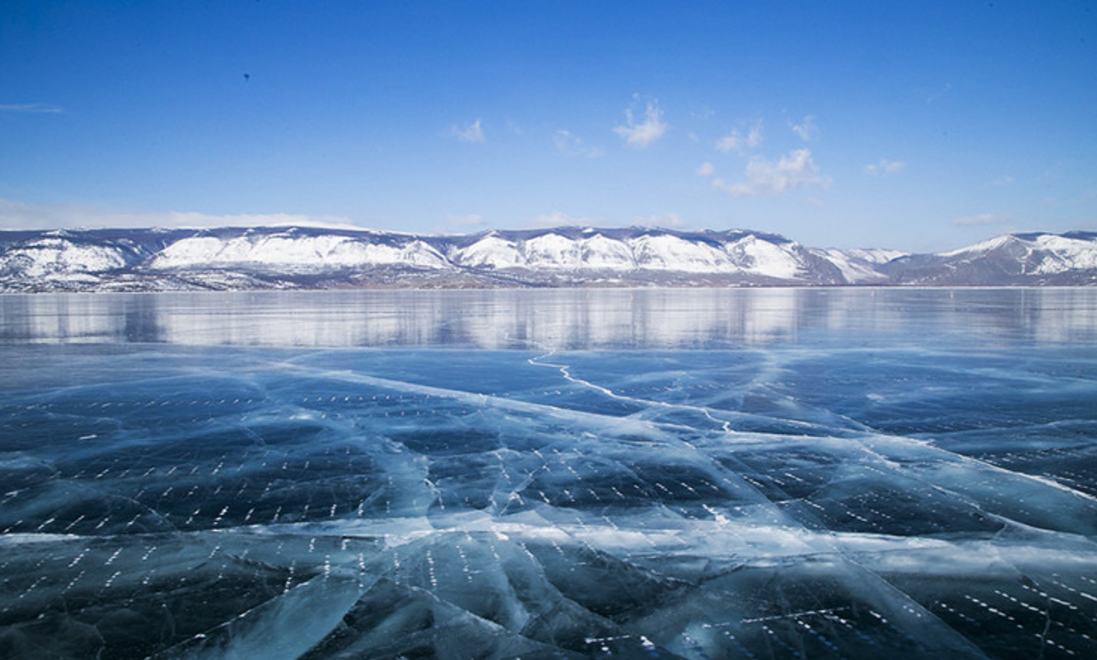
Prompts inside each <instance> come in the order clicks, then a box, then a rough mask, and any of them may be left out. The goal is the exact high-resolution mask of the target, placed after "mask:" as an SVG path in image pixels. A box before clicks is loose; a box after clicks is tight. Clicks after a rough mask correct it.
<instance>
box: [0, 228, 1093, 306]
mask: <svg viewBox="0 0 1097 660" xmlns="http://www.w3.org/2000/svg"><path fill="white" fill-rule="evenodd" d="M865 284H872V285H940V286H956V285H981V286H999V285H1080V284H1097V233H1092V232H1070V233H1066V234H1045V233H1033V234H1012V235H1006V236H1001V237H998V238H995V239H993V240H990V241H986V242H984V243H979V244H978V245H973V246H971V247H968V248H964V249H962V250H955V251H952V252H947V253H943V254H906V253H902V252H897V251H894V250H877V249H872V250H840V249H833V248H830V249H820V248H809V247H804V246H802V245H800V244H799V243H796V242H794V241H790V240H788V239H786V238H784V237H782V236H778V235H775V234H766V233H762V232H756V231H745V230H731V231H723V232H715V231H700V232H682V231H673V230H667V229H650V228H636V227H633V228H627V229H595V228H579V227H563V228H555V229H542V230H527V231H490V232H485V233H480V234H471V235H460V236H430V235H415V234H401V233H395V232H381V231H371V230H352V229H324V228H314V227H257V228H235V227H227V228H218V229H172V230H160V229H90V230H52V231H9V232H0V291H7V292H17V291H164V290H185V289H218V290H220V289H270V288H340V287H524V286H644V285H665V286H822V285H827V286H836V285H865Z"/></svg>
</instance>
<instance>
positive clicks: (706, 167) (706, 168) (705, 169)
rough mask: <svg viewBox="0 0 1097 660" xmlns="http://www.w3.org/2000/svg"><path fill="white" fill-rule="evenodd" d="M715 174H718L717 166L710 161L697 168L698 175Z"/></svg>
mask: <svg viewBox="0 0 1097 660" xmlns="http://www.w3.org/2000/svg"><path fill="white" fill-rule="evenodd" d="M713 174H716V168H715V167H713V165H712V163H710V162H707V161H706V162H704V163H701V165H700V166H699V167H698V168H697V176H712V175H713Z"/></svg>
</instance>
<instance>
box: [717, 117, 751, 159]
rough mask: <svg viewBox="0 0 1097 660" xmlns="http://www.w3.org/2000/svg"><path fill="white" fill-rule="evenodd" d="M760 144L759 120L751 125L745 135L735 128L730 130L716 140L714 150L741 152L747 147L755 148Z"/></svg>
mask: <svg viewBox="0 0 1097 660" xmlns="http://www.w3.org/2000/svg"><path fill="white" fill-rule="evenodd" d="M761 144H762V122H761V121H760V120H759V121H758V122H756V123H755V124H754V126H752V127H751V129H750V132H749V133H747V134H746V135H742V134H741V133H739V131H738V130H737V129H735V130H732V131H731V132H730V133H728V134H727V135H725V136H724V137H722V138H720V139H719V140H717V141H716V150H717V151H721V152H723V153H727V152H729V151H735V152H738V153H743V152H745V151H747V150H748V149H757V148H758V147H759V146H760V145H761Z"/></svg>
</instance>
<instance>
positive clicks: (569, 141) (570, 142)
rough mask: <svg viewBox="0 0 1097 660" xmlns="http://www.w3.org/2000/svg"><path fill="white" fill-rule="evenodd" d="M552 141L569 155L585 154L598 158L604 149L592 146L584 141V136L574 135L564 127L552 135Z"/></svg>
mask: <svg viewBox="0 0 1097 660" xmlns="http://www.w3.org/2000/svg"><path fill="white" fill-rule="evenodd" d="M552 142H553V144H555V145H556V148H557V149H559V150H560V152H561V153H565V154H567V155H569V156H584V157H586V158H598V157H599V156H602V155H603V151H602V150H601V149H600V148H598V147H592V146H590V145H588V144H587V143H585V142H583V140H582V138H580V137H578V136H576V135H572V133H571V131H565V130H563V129H561V130H559V131H556V134H555V135H553V136H552Z"/></svg>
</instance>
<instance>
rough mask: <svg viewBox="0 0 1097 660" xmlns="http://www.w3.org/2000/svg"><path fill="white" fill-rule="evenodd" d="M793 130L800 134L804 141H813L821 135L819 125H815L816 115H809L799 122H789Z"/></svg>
mask: <svg viewBox="0 0 1097 660" xmlns="http://www.w3.org/2000/svg"><path fill="white" fill-rule="evenodd" d="M789 127H790V128H792V132H793V133H795V134H797V135H799V136H800V139H801V140H803V141H804V142H811V141H812V140H814V139H815V138H817V137H819V127H818V126H816V125H815V116H814V115H808V116H806V117H804V119H803V120H802V121H801V122H800V123H799V124H791V123H790V124H789Z"/></svg>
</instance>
